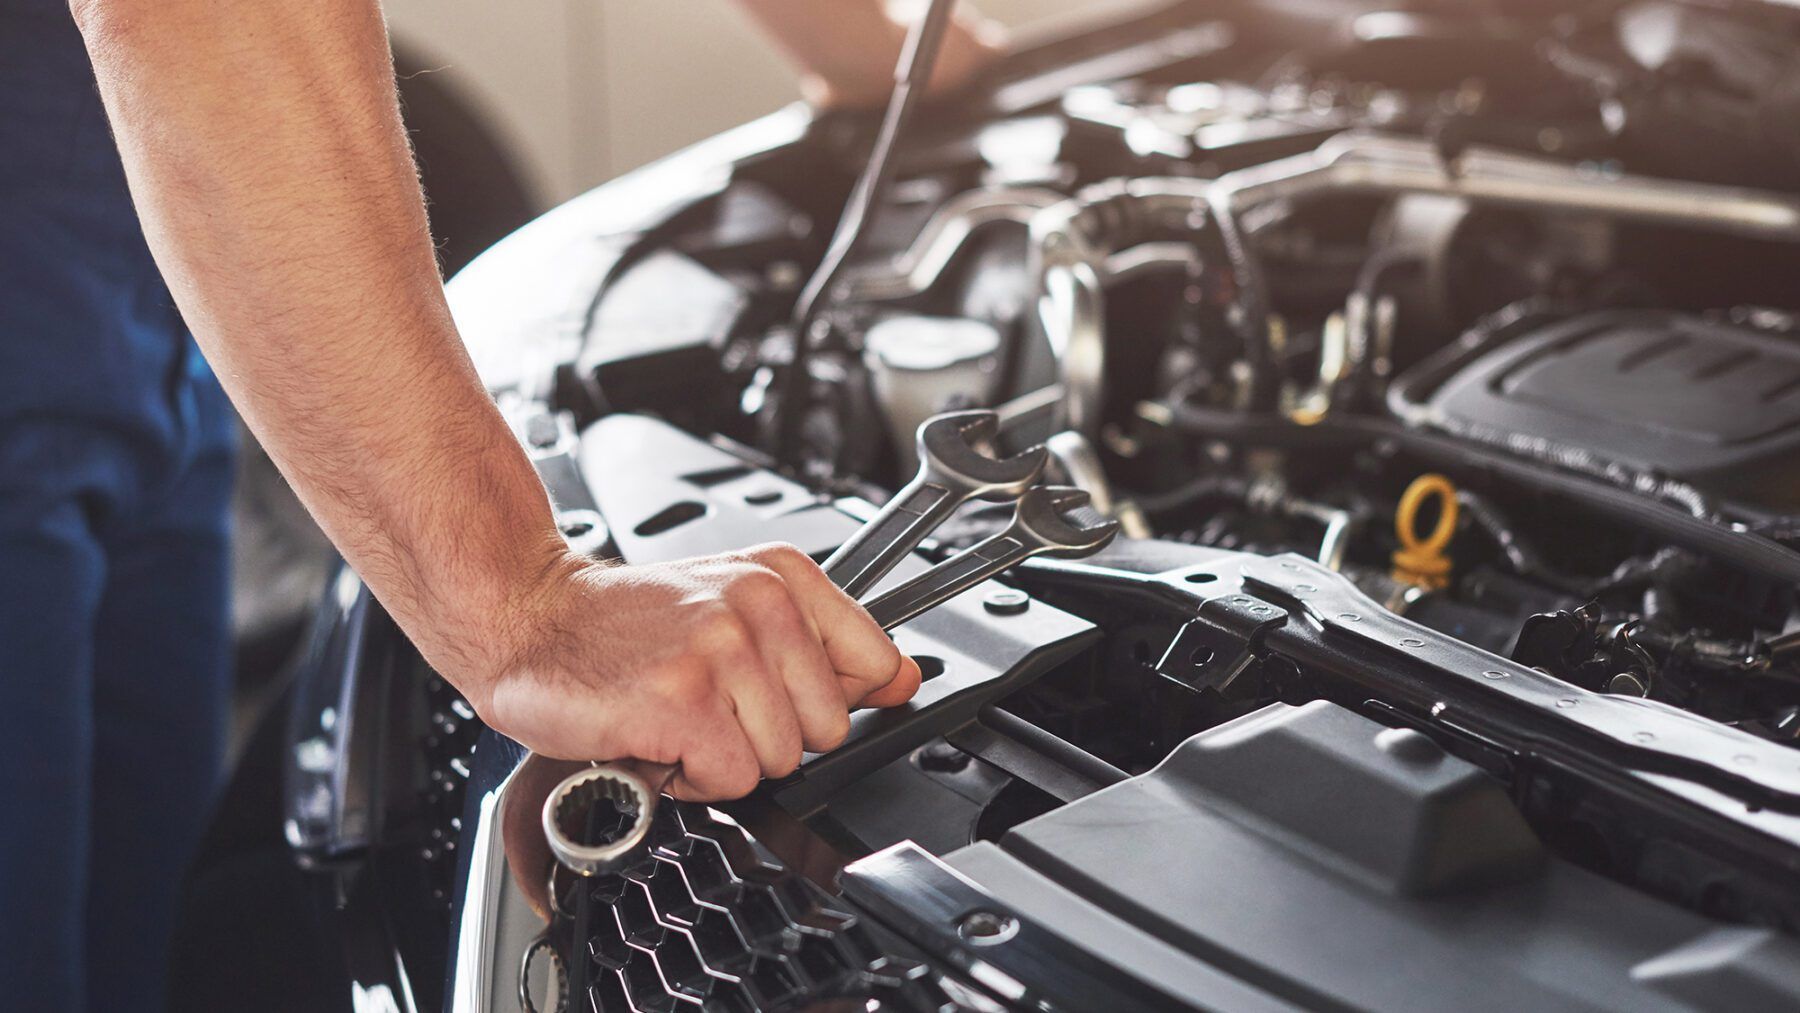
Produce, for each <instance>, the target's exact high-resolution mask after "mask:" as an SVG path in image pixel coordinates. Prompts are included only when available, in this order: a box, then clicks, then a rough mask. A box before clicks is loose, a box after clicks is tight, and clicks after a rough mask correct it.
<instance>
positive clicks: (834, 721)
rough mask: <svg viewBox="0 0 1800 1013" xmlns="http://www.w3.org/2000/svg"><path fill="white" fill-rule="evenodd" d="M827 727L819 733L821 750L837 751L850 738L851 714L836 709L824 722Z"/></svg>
mask: <svg viewBox="0 0 1800 1013" xmlns="http://www.w3.org/2000/svg"><path fill="white" fill-rule="evenodd" d="M824 725H825V727H824V728H822V729H820V732H819V743H818V744H819V748H820V749H836V748H837V747H839V746H841V745H843V744H844V740H845V739H847V738H849V737H850V714H849V712H848V711H840V710H837V709H835V708H833V709H832V711H831V712H830V714H829V715H828V716H827V717H826V718H825V720H824Z"/></svg>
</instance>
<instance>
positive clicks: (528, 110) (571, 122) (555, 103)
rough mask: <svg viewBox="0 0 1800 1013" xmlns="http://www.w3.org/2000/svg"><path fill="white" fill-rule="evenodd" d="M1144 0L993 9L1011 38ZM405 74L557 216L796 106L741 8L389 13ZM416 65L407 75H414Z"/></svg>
mask: <svg viewBox="0 0 1800 1013" xmlns="http://www.w3.org/2000/svg"><path fill="white" fill-rule="evenodd" d="M1137 5H1141V0H1137V2H1135V3H1134V2H1133V0H984V2H982V3H980V4H979V5H978V6H979V7H980V9H981V11H982V12H983V13H984V14H987V15H989V16H991V17H994V18H996V19H998V20H999V21H1001V22H1002V23H1005V24H1007V25H1009V26H1028V25H1039V24H1043V23H1046V22H1050V21H1054V20H1056V19H1062V18H1078V19H1083V20H1085V19H1086V18H1088V17H1091V16H1097V15H1102V14H1105V13H1106V12H1109V11H1113V10H1116V9H1118V8H1121V7H1129V6H1137ZM385 6H386V9H387V14H388V23H389V26H390V29H391V30H392V33H393V35H394V39H395V42H396V46H397V48H398V49H399V50H400V52H401V53H402V54H403V57H404V59H403V61H402V63H403V67H402V70H403V72H411V73H415V74H416V73H430V74H435V75H439V76H440V77H441V78H442V80H441V81H440V82H439V83H440V84H442V85H443V86H444V87H445V88H448V89H452V90H454V91H455V92H456V93H457V94H458V95H459V96H461V97H462V98H463V99H464V100H465V101H466V102H468V103H469V105H470V106H471V107H472V108H473V109H475V110H476V112H477V114H478V116H479V118H480V119H481V120H482V121H483V123H484V124H486V126H487V127H488V128H489V129H490V130H491V131H492V132H493V133H494V134H495V136H496V139H497V140H498V141H499V142H500V146H501V147H502V148H503V149H504V150H506V151H507V152H508V153H509V154H510V155H511V156H512V157H513V159H514V160H515V161H516V163H517V166H518V169H519V171H520V174H521V176H522V177H523V179H524V181H525V183H526V184H527V186H528V187H529V188H530V191H531V194H532V197H533V198H534V201H535V202H536V203H538V204H539V205H540V206H541V207H542V206H549V205H551V204H555V203H558V202H561V201H563V200H566V199H568V198H569V197H571V196H574V195H575V194H577V193H580V192H581V191H583V190H585V189H587V188H589V187H591V186H593V185H595V184H597V183H600V182H603V181H605V180H607V179H610V178H612V177H613V176H616V175H618V174H619V173H621V172H624V171H626V170H628V169H632V168H635V167H636V166H639V165H642V164H644V163H645V162H648V161H650V160H652V159H654V158H657V157H658V156H661V155H664V154H667V153H669V152H671V151H674V150H676V149H677V148H680V147H682V146H684V145H687V144H690V143H692V142H694V141H697V140H700V139H701V138H703V137H707V136H709V135H711V134H715V133H718V132H719V131H721V130H723V129H725V128H727V127H731V126H735V125H737V124H739V123H743V122H744V121H746V120H749V119H751V118H753V117H756V116H760V115H762V114H764V113H767V112H770V111H771V110H774V109H776V108H778V107H780V106H781V105H783V104H785V103H787V102H791V101H793V100H794V99H795V98H796V97H797V95H798V92H797V89H796V87H795V83H794V75H793V73H792V72H790V71H789V70H788V68H787V66H786V65H785V64H784V63H783V62H782V60H781V58H780V56H779V55H778V54H777V53H776V52H775V51H774V50H773V49H772V48H770V46H769V45H768V44H767V43H766V42H765V41H764V40H763V38H762V36H761V35H759V34H757V32H756V30H755V29H754V28H753V27H752V26H751V25H750V24H749V23H748V22H747V21H746V19H745V18H744V17H743V15H742V14H740V13H739V11H738V9H737V8H736V6H735V5H733V4H732V3H730V2H729V0H512V2H508V3H496V2H494V0H386V4H385ZM408 64H409V65H410V66H406V65H408Z"/></svg>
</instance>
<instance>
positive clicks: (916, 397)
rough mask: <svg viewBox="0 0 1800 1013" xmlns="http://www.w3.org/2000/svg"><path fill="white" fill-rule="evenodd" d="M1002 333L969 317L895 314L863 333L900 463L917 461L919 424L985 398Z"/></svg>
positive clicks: (910, 464) (866, 356)
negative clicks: (914, 439) (948, 410)
mask: <svg viewBox="0 0 1800 1013" xmlns="http://www.w3.org/2000/svg"><path fill="white" fill-rule="evenodd" d="M999 350H1000V332H999V331H998V330H996V329H995V328H994V327H993V326H992V325H990V324H986V323H983V322H981V321H979V320H970V319H968V318H966V317H927V316H893V317H888V318H886V319H884V320H882V321H881V322H879V323H877V324H875V326H873V327H871V328H869V330H868V333H866V334H865V335H863V357H864V360H865V362H866V364H867V365H868V368H869V374H870V377H871V379H872V380H873V383H874V388H875V397H876V400H877V401H879V402H880V404H881V411H882V414H883V415H884V416H885V417H886V418H887V422H888V429H889V432H890V433H892V435H893V439H894V445H895V449H896V451H897V452H898V453H899V456H900V461H901V463H902V464H903V465H904V466H905V467H906V468H907V469H908V470H910V469H911V468H913V467H914V466H916V465H917V464H918V458H917V452H916V450H915V449H914V446H913V437H914V434H915V433H916V432H917V430H918V428H919V424H920V423H921V422H924V421H925V420H926V419H928V418H930V417H931V416H933V415H935V414H937V413H938V412H941V411H945V410H947V409H951V408H966V407H970V406H972V405H979V404H982V403H984V402H985V400H986V397H987V393H988V389H989V387H990V386H991V384H992V376H993V372H994V368H995V362H996V358H997V353H998V352H999Z"/></svg>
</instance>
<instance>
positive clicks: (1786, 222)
mask: <svg viewBox="0 0 1800 1013" xmlns="http://www.w3.org/2000/svg"><path fill="white" fill-rule="evenodd" d="M1350 193H1391V194H1436V195H1443V196H1448V197H1455V198H1461V199H1464V200H1468V201H1474V202H1481V203H1490V204H1507V205H1514V206H1523V207H1530V208H1538V209H1545V210H1566V211H1583V212H1588V213H1591V214H1597V215H1603V216H1608V217H1616V218H1626V219H1631V220H1636V221H1646V222H1654V223H1659V224H1665V225H1683V226H1690V227H1694V228H1700V229H1707V230H1711V231H1718V232H1726V233H1731V234H1735V235H1742V236H1749V237H1751V238H1758V239H1778V240H1787V241H1794V240H1800V199H1796V198H1793V197H1789V196H1786V195H1783V194H1777V193H1771V192H1766V191H1756V190H1748V189H1743V188H1739V187H1727V186H1714V185H1708V184H1700V183H1686V182H1679V181H1674V180H1665V179H1656V178H1652V177H1646V176H1633V175H1628V174H1624V173H1617V172H1604V171H1600V170H1597V169H1593V168H1590V167H1587V166H1578V165H1569V164H1566V163H1561V162H1554V161H1550V160H1548V159H1542V158H1535V157H1531V156H1528V155H1519V154H1513V153H1510V152H1504V151H1499V150H1495V149H1491V148H1483V147H1473V148H1469V149H1467V150H1465V151H1463V152H1462V153H1460V154H1458V155H1456V156H1455V157H1454V158H1451V159H1446V158H1445V157H1444V156H1443V154H1442V152H1441V151H1440V150H1439V149H1438V148H1437V146H1435V145H1434V144H1432V143H1431V142H1429V141H1425V140H1419V139H1414V138H1407V137H1395V136H1389V135H1383V134H1371V133H1362V132H1352V133H1345V134H1340V135H1338V136H1337V137H1333V138H1332V139H1330V140H1328V141H1326V142H1325V143H1324V144H1322V145H1320V146H1319V147H1318V148H1317V149H1315V150H1314V151H1312V152H1309V153H1307V154H1303V155H1294V156H1291V157H1289V158H1284V159H1279V160H1277V161H1274V162H1268V163H1265V164H1262V165H1257V166H1252V167H1250V168H1246V169H1240V170H1238V171H1236V172H1230V173H1227V174H1225V175H1223V176H1220V177H1219V178H1218V179H1216V180H1213V181H1211V182H1207V181H1203V180H1195V179H1186V178H1181V177H1147V178H1141V179H1131V180H1112V181H1107V182H1104V183H1097V184H1095V185H1094V186H1091V187H1088V188H1087V189H1085V190H1083V191H1081V193H1079V194H1077V195H1076V196H1075V197H1073V198H1071V199H1070V200H1068V201H1065V202H1063V203H1061V204H1057V205H1055V206H1053V207H1050V208H1047V209H1045V210H1044V211H1042V212H1040V213H1039V214H1038V215H1037V216H1036V217H1035V218H1033V219H1032V223H1031V233H1032V255H1033V257H1034V264H1035V271H1034V273H1035V276H1036V278H1037V281H1038V318H1039V320H1040V322H1041V324H1042V326H1043V328H1044V334H1045V338H1046V340H1047V341H1048V342H1049V344H1050V347H1051V349H1052V351H1054V352H1055V353H1056V355H1057V358H1058V360H1059V363H1060V367H1061V371H1062V380H1063V386H1064V387H1065V388H1066V390H1067V398H1066V408H1065V416H1064V417H1065V418H1066V419H1067V421H1068V423H1069V425H1070V427H1071V428H1074V429H1076V430H1078V431H1082V432H1087V433H1089V434H1090V435H1091V434H1092V431H1093V430H1094V428H1095V427H1097V426H1098V424H1099V413H1100V408H1101V401H1102V398H1103V392H1104V388H1103V384H1104V379H1105V377H1104V373H1105V331H1104V322H1105V300H1104V296H1103V294H1102V291H1101V290H1102V287H1103V286H1104V285H1105V283H1106V282H1107V280H1108V279H1109V278H1110V277H1111V271H1112V270H1114V269H1116V268H1115V265H1116V264H1117V263H1118V262H1116V261H1112V260H1111V258H1112V257H1113V256H1114V255H1115V254H1118V253H1119V252H1120V251H1123V250H1126V249H1128V248H1130V247H1132V246H1137V245H1141V244H1145V243H1148V242H1150V241H1151V240H1153V239H1154V238H1155V230H1156V229H1159V228H1160V229H1164V230H1168V229H1177V230H1178V229H1180V228H1183V227H1185V228H1186V229H1187V230H1189V231H1192V230H1194V229H1198V228H1199V227H1201V226H1202V225H1203V224H1204V223H1205V222H1206V220H1207V215H1208V214H1210V216H1211V221H1212V222H1213V223H1214V225H1215V227H1216V228H1217V229H1218V231H1219V232H1220V239H1221V241H1222V242H1223V244H1224V246H1225V249H1226V251H1227V253H1228V254H1229V255H1230V256H1231V259H1232V261H1233V267H1234V271H1235V272H1236V273H1237V274H1239V275H1240V277H1239V279H1238V283H1239V285H1240V286H1242V288H1243V299H1244V301H1245V310H1246V314H1245V315H1246V318H1247V319H1246V323H1245V328H1246V332H1247V333H1246V341H1247V342H1248V343H1249V345H1250V347H1249V354H1250V357H1251V359H1252V361H1253V363H1261V362H1263V361H1264V360H1265V359H1266V358H1267V355H1266V353H1267V350H1268V349H1267V345H1268V343H1269V341H1270V337H1269V334H1268V306H1267V305H1266V300H1265V299H1264V297H1263V295H1262V292H1261V288H1260V277H1259V276H1258V274H1257V272H1256V270H1255V268H1254V263H1253V260H1252V258H1251V255H1250V250H1249V247H1248V244H1247V243H1246V242H1245V239H1244V235H1243V230H1242V228H1241V226H1240V223H1239V219H1240V216H1241V215H1242V214H1243V213H1244V212H1245V211H1247V210H1249V209H1251V208H1254V207H1258V206H1262V205H1266V204H1271V203H1276V202H1282V201H1302V200H1306V199H1309V198H1314V197H1318V196H1323V195H1330V194H1350ZM1154 245H1156V246H1163V245H1164V244H1161V243H1156V244H1154ZM1165 252H1166V251H1165ZM1139 256H1140V257H1142V256H1143V255H1142V254H1140V255H1139ZM1189 256H1190V257H1191V254H1190V255H1189ZM1152 259H1154V258H1152ZM1132 263H1137V264H1138V265H1139V266H1140V267H1141V266H1142V260H1141V259H1140V260H1136V261H1132ZM1354 310H1355V311H1356V318H1355V319H1353V320H1351V321H1348V323H1349V324H1350V334H1349V337H1350V338H1351V340H1352V341H1353V342H1355V343H1357V344H1359V345H1361V346H1368V347H1363V348H1359V349H1358V351H1359V352H1360V354H1361V355H1363V356H1367V357H1368V358H1369V359H1370V360H1371V361H1374V362H1377V363H1380V362H1384V361H1385V360H1386V358H1387V350H1386V348H1385V347H1384V346H1385V345H1386V344H1387V343H1388V342H1387V341H1386V340H1384V339H1383V337H1382V336H1381V335H1379V334H1376V335H1374V336H1373V338H1371V330H1375V329H1379V328H1380V327H1382V326H1383V325H1384V323H1385V324H1386V325H1387V326H1389V327H1391V319H1390V320H1387V321H1383V320H1382V319H1380V316H1381V313H1382V312H1383V311H1382V308H1380V307H1355V308H1354ZM1386 312H1387V313H1388V314H1390V315H1391V312H1392V311H1391V309H1389V310H1387V311H1386ZM1371 324H1373V328H1372V327H1371ZM1253 380H1256V381H1260V382H1265V383H1266V380H1267V378H1253Z"/></svg>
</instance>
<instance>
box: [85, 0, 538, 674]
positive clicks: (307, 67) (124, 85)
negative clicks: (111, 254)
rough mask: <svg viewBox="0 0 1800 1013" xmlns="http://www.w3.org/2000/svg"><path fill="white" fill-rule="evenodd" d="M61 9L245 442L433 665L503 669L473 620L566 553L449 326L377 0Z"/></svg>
mask: <svg viewBox="0 0 1800 1013" xmlns="http://www.w3.org/2000/svg"><path fill="white" fill-rule="evenodd" d="M74 10H75V12H76V15H77V19H78V20H79V22H80V24H81V27H82V32H83V35H84V37H85V38H86V40H87V45H88V50H89V52H90V54H91V55H92V58H93V61H94V67H95V71H96V74H97V76H98V79H99V82H100V90H101V94H102V97H103V98H104V100H105V104H106V107H107V111H108V113H109V115H110V117H111V119H112V124H113V130H114V133H115V135H116V137H117V140H118V143H119V148H120V151H121V153H122V155H123V158H124V163H125V167H126V172H127V175H128V177H129V180H130V183H131V190H132V194H133V197H134V199H135V201H136V203H137V207H138V212H139V215H140V217H141V219H142V221H143V225H144V231H145V235H146V236H147V237H148V239H149V242H150V246H151V249H152V251H153V252H154V254H155V256H156V260H157V263H158V265H159V266H160V268H161V269H162V272H163V275H164V277H165V278H166V279H167V281H168V283H169V286H170V289H171V290H172V291H173V292H174V294H175V298H176V302H177V304H178V305H179V307H180V309H181V311H182V313H183V315H184V316H185V318H186V320H187V322H188V325H189V326H190V327H191V328H192V329H193V331H194V334H195V337H196V338H197V339H198V341H199V342H200V344H201V346H202V348H203V349H204V351H205V352H206V355H207V358H208V360H209V361H210V362H211V363H212V364H213V366H214V368H215V370H216V371H217V372H218V374H219V377H220V379H221V381H222V382H223V383H224V385H225V387H226V388H227V390H228V391H229V392H230V393H231V395H232V398H233V400H234V401H235V402H236V404H237V405H238V407H239V409H240V411H241V412H242V413H243V415H244V417H245V419H246V420H247V421H248V423H249V425H250V427H251V429H252V430H253V431H254V432H255V433H256V434H257V437H258V438H259V439H260V440H261V442H262V443H263V445H264V446H265V447H266V448H267V449H268V451H269V453H270V455H271V456H272V457H273V458H274V460H275V462H276V463H277V464H278V465H279V466H280V467H281V469H282V471H283V472H284V473H285V474H286V475H287V477H288V479H289V480H290V482H292V484H293V486H294V488H295V489H296V491H297V492H298V493H299V494H300V496H301V498H302V499H303V500H304V501H305V502H306V504H307V506H308V507H309V508H310V509H311V511H312V512H313V514H314V516H315V517H317V518H318V520H319V522H320V523H321V525H322V526H323V527H324V528H325V529H326V531H327V533H328V534H330V535H331V537H332V539H333V541H334V542H336V543H337V545H338V546H339V548H340V549H341V550H342V551H343V552H344V554H345V556H346V557H347V558H348V559H349V561H350V562H351V563H352V564H353V565H354V566H355V567H356V568H357V570H358V572H359V573H360V574H361V575H362V576H363V578H364V579H365V580H366V581H367V583H368V584H369V585H370V587H371V588H372V589H373V590H374V591H375V593H376V594H377V595H378V596H379V597H380V598H381V599H382V601H383V603H384V604H385V605H386V606H387V608H388V609H389V610H390V611H391V612H393V613H394V615H395V616H396V617H397V618H398V619H399V620H400V622H401V623H402V625H403V626H405V627H407V629H408V632H409V633H411V634H413V636H414V638H415V640H417V641H419V646H420V647H421V649H423V650H424V651H425V652H426V655H427V657H431V658H433V659H434V660H439V661H446V660H447V661H448V662H449V663H451V665H452V666H453V667H458V668H461V669H463V670H465V671H467V670H469V669H470V668H472V667H480V666H482V665H486V664H498V663H501V662H502V661H504V660H505V659H498V658H484V657H481V653H482V651H483V650H484V649H485V648H484V647H483V646H482V645H483V642H484V640H487V639H488V638H489V634H491V632H492V630H491V627H489V628H488V629H485V630H484V629H483V628H482V624H485V623H489V622H491V621H493V620H492V618H491V617H504V616H506V615H509V614H512V613H513V612H514V611H515V608H514V607H515V606H517V605H519V604H521V603H520V602H519V601H518V600H517V599H518V598H520V597H521V596H528V595H530V594H531V589H532V587H533V586H534V580H533V574H534V571H541V570H543V569H544V568H546V567H553V566H555V565H557V564H558V560H559V558H560V550H561V544H560V542H559V541H558V540H557V536H556V534H555V531H554V528H553V525H552V521H551V517H550V512H549V507H548V504H547V502H546V500H545V496H544V493H543V490H542V487H541V486H540V485H539V483H538V481H537V479H536V476H535V475H534V473H533V471H532V469H531V466H530V464H529V462H528V461H527V460H526V459H525V457H524V455H523V452H522V451H521V450H520V448H519V447H518V445H517V443H516V442H514V440H513V439H512V437H511V435H510V433H509V432H508V431H507V429H506V427H505V425H504V423H503V421H502V420H501V418H500V416H499V414H498V412H497V411H496V410H495V408H494V407H493V405H492V403H491V401H490V400H489V399H488V397H487V395H486V393H485V391H484V390H483V389H482V386H481V384H480V381H479V379H478V378H477V376H476V374H475V371H474V368H473V366H472V365H471V363H470V361H469V358H468V355H467V354H466V352H465V351H464V350H463V348H462V345H461V342H460V340H459V339H458V337H457V335H456V331H455V328H454V326H453V325H452V323H451V320H450V316H449V311H448V308H447V307H446V305H445V302H444V298H443V292H442V286H441V284H440V281H439V277H438V273H437V265H436V262H435V258H434V254H433V250H432V245H431V239H430V234H429V231H428V229H427V224H426V220H425V214H424V208H423V204H422V202H421V199H420V193H419V186H418V180H417V175H416V172H415V170H414V166H413V161H412V155H411V152H410V150H409V147H408V145H407V142H406V138H405V134H404V132H403V129H402V127H401V123H400V117H399V111H398V107H397V102H396V97H395V91H394V84H393V71H392V66H391V62H390V59H391V58H390V56H389V50H388V41H387V35H386V31H385V29H384V26H383V24H382V20H381V14H380V11H379V8H378V6H377V4H376V2H375V0H309V2H307V3H299V4H270V3H264V2H261V0H74ZM458 630H461V631H466V632H467V634H468V636H467V637H459V636H456V635H455V633H454V631H458ZM459 641H460V642H459Z"/></svg>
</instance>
